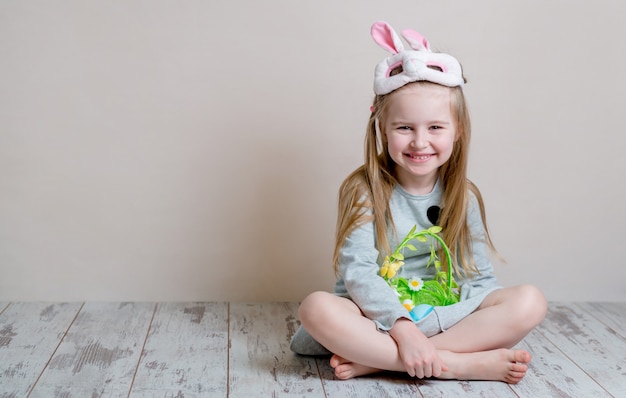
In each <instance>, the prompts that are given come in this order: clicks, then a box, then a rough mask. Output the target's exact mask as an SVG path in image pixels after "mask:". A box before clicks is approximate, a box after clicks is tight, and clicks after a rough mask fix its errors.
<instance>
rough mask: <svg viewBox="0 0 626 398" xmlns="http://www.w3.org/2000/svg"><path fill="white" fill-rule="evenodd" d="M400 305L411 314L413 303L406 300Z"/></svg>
mask: <svg viewBox="0 0 626 398" xmlns="http://www.w3.org/2000/svg"><path fill="white" fill-rule="evenodd" d="M402 305H403V306H404V308H406V310H407V311H409V312H411V310H412V309H413V307H415V304H414V303H413V300H411V299H406V300H404V301H403V302H402Z"/></svg>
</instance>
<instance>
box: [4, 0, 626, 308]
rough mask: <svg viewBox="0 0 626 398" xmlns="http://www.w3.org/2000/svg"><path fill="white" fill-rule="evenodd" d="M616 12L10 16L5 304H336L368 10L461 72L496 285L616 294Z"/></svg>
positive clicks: (223, 10) (402, 9)
mask: <svg viewBox="0 0 626 398" xmlns="http://www.w3.org/2000/svg"><path fill="white" fill-rule="evenodd" d="M505 3H508V4H506V5H505ZM389 4H395V5H397V7H396V8H391V7H390V6H389ZM621 4H622V2H620V1H618V0H615V1H608V0H603V1H595V2H588V1H567V2H566V1H557V0H550V1H538V0H533V1H525V2H521V1H520V2H501V1H496V0H489V1H488V0H476V1H471V2H469V1H436V2H435V1H416V0H410V1H391V2H382V1H358V0H350V1H341V2H339V1H322V2H320V1H309V0H305V1H287V0H283V1H280V0H269V1H262V2H261V1H253V0H245V1H217V0H214V1H204V0H203V1H200V0H198V1H195V0H187V1H163V0H156V1H137V0H133V1H125V0H124V1H122V0H117V1H82V0H80V1H79V0H76V1H69V0H64V1H63V0H60V1H54V2H50V1H43V0H41V1H28V0H26V1H10V0H4V1H0V57H1V59H0V300H236V301H238V300H263V301H265V300H298V299H301V298H303V297H304V295H305V294H307V293H308V292H310V291H313V290H317V289H326V290H328V289H331V288H332V284H333V281H334V275H333V273H332V270H331V267H330V257H331V250H332V245H333V232H334V222H335V215H336V210H335V206H336V204H335V202H336V192H337V188H338V185H339V184H340V182H341V181H342V179H343V178H344V177H345V176H346V175H347V173H349V172H350V171H351V170H352V169H354V168H355V167H356V166H358V165H359V163H360V162H361V157H362V137H363V131H364V130H363V129H364V126H365V122H366V118H367V117H368V112H369V111H368V108H369V104H370V101H371V99H372V89H371V86H372V74H373V69H374V65H375V63H376V62H378V61H379V60H380V59H381V58H382V57H384V56H385V55H386V53H385V52H384V51H383V50H382V49H380V48H379V47H377V46H376V45H375V43H374V42H373V41H372V40H371V38H370V36H369V27H370V25H371V24H372V22H374V21H376V20H378V19H383V20H387V21H388V22H390V23H391V24H392V25H394V26H395V27H396V28H397V29H402V28H405V27H412V28H415V29H416V30H418V31H421V32H422V33H423V34H424V35H425V36H426V37H427V38H429V40H430V42H431V44H432V46H433V47H434V48H435V49H438V50H443V51H449V52H451V53H453V54H455V55H457V56H458V57H459V59H460V60H461V62H462V63H463V65H464V68H465V71H466V74H467V76H468V78H469V84H468V86H467V90H466V93H467V96H468V98H469V102H470V109H471V111H472V116H473V121H474V140H473V146H472V159H471V178H472V179H473V180H474V181H475V182H477V183H478V185H479V186H480V188H481V189H482V192H483V194H484V196H485V200H486V204H487V210H488V217H489V221H490V226H491V228H492V233H493V236H494V240H495V242H496V244H497V246H498V248H499V249H500V251H501V253H502V254H503V255H504V256H505V257H506V258H507V260H508V264H506V265H500V266H498V274H499V276H500V279H501V282H502V283H503V284H507V285H508V284H514V283H521V282H530V283H534V284H537V285H539V286H540V287H542V288H543V289H544V290H545V291H546V293H547V296H548V298H549V299H551V300H626V283H625V282H624V281H625V280H626V267H625V266H624V265H623V261H624V258H625V257H626V244H625V243H624V236H625V235H626V234H625V232H624V231H625V230H626V217H625V210H624V207H625V204H624V203H625V202H626V200H625V199H626V192H625V190H626V188H625V183H624V181H626V176H625V174H626V156H624V153H625V152H626V138H625V132H624V130H625V126H626V123H625V122H626V111H624V109H625V107H626V76H625V75H626V73H625V72H626V48H625V46H624V37H625V36H626V32H625V29H624V28H623V17H622V16H623V15H624V8H625V7H624V6H623V5H621Z"/></svg>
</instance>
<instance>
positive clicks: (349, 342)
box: [299, 285, 546, 383]
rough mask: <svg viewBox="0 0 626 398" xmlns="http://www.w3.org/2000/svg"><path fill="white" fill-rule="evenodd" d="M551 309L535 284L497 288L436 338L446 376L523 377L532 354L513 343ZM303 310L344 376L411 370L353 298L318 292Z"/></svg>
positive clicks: (512, 380) (309, 327) (307, 325)
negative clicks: (464, 316) (547, 306)
mask: <svg viewBox="0 0 626 398" xmlns="http://www.w3.org/2000/svg"><path fill="white" fill-rule="evenodd" d="M545 312H546V301H545V298H544V297H543V294H542V293H541V292H540V291H539V290H538V289H537V288H535V287H533V286H530V285H520V286H515V287H510V288H504V289H499V290H496V291H494V292H492V293H491V294H489V295H488V296H487V297H486V298H485V300H484V301H483V302H482V304H481V305H480V306H479V307H478V309H477V310H476V311H474V312H473V313H472V314H470V315H469V316H467V317H466V318H464V319H463V320H462V321H460V322H459V323H457V324H456V325H454V326H453V327H452V328H450V329H448V330H447V331H446V332H445V333H440V334H437V335H435V336H432V337H431V338H430V339H431V342H432V343H433V344H434V345H435V348H436V349H437V352H438V354H439V357H440V358H441V360H442V361H443V363H444V364H445V365H446V367H447V368H448V370H447V371H445V372H444V373H442V374H441V376H440V378H444V379H463V380H472V379H473V380H500V381H505V382H508V383H517V382H519V381H520V380H521V379H522V378H523V377H524V375H525V374H526V370H527V369H528V366H527V364H528V363H529V362H530V359H531V358H530V354H529V353H528V352H526V351H523V350H512V349H511V347H513V346H514V345H515V344H517V343H518V342H519V341H521V340H522V339H523V338H524V336H526V335H527V334H528V333H529V332H530V331H531V330H532V329H533V328H534V327H535V326H537V325H538V324H539V323H540V322H541V321H542V320H543V318H544V316H545ZM299 315H300V320H301V322H302V324H303V326H304V328H305V329H306V330H307V331H308V332H309V333H310V334H311V336H313V337H314V338H315V339H316V340H317V341H318V342H319V343H321V344H322V345H323V346H325V347H326V348H327V349H328V350H330V351H331V352H333V353H334V354H335V355H334V356H333V357H332V358H331V361H330V364H331V366H333V368H335V374H336V376H337V377H338V378H340V379H348V378H351V377H356V376H361V375H364V374H368V373H373V372H377V371H380V370H390V371H398V372H404V371H406V369H405V368H404V365H403V363H402V360H401V358H400V355H399V352H398V347H397V345H396V342H395V341H394V340H393V339H392V338H391V336H389V335H387V334H384V333H380V332H379V331H378V330H376V326H375V324H374V322H373V321H371V320H370V319H368V318H366V317H365V316H363V314H362V313H361V311H360V310H359V308H358V307H357V306H356V304H354V303H353V302H352V301H350V300H348V299H345V298H341V297H337V296H334V295H332V294H330V293H326V292H315V293H312V294H311V295H309V296H308V297H307V298H306V299H305V300H304V301H303V302H302V304H301V306H300V310H299Z"/></svg>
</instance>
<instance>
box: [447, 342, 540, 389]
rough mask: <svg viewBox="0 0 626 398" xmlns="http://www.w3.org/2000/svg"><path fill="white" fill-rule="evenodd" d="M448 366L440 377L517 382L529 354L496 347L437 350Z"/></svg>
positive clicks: (522, 375)
mask: <svg viewBox="0 0 626 398" xmlns="http://www.w3.org/2000/svg"><path fill="white" fill-rule="evenodd" d="M439 356H440V358H441V359H442V360H443V363H445V364H446V366H447V367H448V371H447V372H445V373H442V374H441V376H440V377H439V378H441V379H458V380H494V381H504V382H507V383H509V384H517V383H519V382H520V380H522V379H523V378H524V376H525V375H526V371H527V370H528V363H529V362H530V354H529V353H528V352H526V351H524V350H508V349H504V348H503V349H498V350H492V351H482V352H473V353H454V352H450V351H439Z"/></svg>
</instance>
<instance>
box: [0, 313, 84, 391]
mask: <svg viewBox="0 0 626 398" xmlns="http://www.w3.org/2000/svg"><path fill="white" fill-rule="evenodd" d="M0 306H1V304H0ZM81 306H82V304H81V303H14V304H11V305H10V306H9V307H7V308H6V309H5V310H4V311H3V312H2V314H1V315H0V397H25V396H26V395H27V394H28V392H29V391H30V390H31V388H32V387H33V385H34V384H35V382H36V381H37V378H38V377H39V375H40V374H41V371H42V370H43V369H44V367H45V366H46V364H47V363H48V361H49V360H50V357H51V356H52V354H53V353H54V351H55V350H56V349H57V347H58V345H59V342H60V341H61V339H62V338H63V335H64V334H65V332H66V331H67V329H68V328H69V327H70V325H71V323H72V321H73V320H74V318H75V317H76V314H77V313H78V311H80V308H81ZM2 309H4V307H2Z"/></svg>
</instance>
